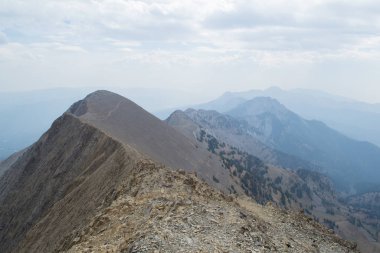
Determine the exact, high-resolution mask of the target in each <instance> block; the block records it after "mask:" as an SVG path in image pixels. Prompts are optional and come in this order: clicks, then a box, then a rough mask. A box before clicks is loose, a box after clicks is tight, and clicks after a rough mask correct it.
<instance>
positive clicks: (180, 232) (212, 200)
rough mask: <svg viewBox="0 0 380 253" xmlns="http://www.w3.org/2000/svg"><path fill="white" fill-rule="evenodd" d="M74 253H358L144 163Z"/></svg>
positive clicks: (314, 229) (287, 215)
mask: <svg viewBox="0 0 380 253" xmlns="http://www.w3.org/2000/svg"><path fill="white" fill-rule="evenodd" d="M131 177H133V178H134V180H133V183H129V182H128V186H129V187H124V186H121V187H120V188H119V189H118V190H117V191H116V195H117V198H116V199H115V200H114V201H113V202H112V204H111V205H110V206H109V207H108V208H106V209H102V210H100V211H99V212H98V213H97V215H96V216H95V217H94V219H93V220H92V221H91V222H90V223H89V225H88V226H86V227H84V228H83V229H82V232H81V233H79V234H78V236H77V237H76V238H75V239H74V240H73V242H72V245H71V247H70V249H69V250H68V252H88V251H95V252H247V251H250V252H252V251H253V252H356V250H355V247H354V245H352V244H350V243H348V242H346V241H343V240H341V239H339V238H338V237H336V236H334V235H332V234H331V232H330V231H329V230H327V229H325V228H323V227H322V226H320V225H319V224H318V223H315V222H313V221H312V220H311V219H309V218H307V217H306V216H304V215H302V214H297V213H292V212H283V211H279V210H278V209H276V208H273V207H271V206H265V207H264V206H260V205H257V204H255V203H253V202H252V201H251V200H248V199H242V198H239V199H233V198H231V197H227V196H225V195H223V194H221V193H220V192H217V191H215V190H214V189H211V188H210V187H209V186H208V185H206V184H205V183H204V182H201V181H200V180H199V179H198V178H197V177H195V176H194V175H187V174H185V173H181V172H176V171H169V170H167V169H165V168H157V167H156V166H155V165H154V164H152V163H149V161H147V162H145V163H144V164H143V165H142V166H141V167H140V168H139V169H136V170H134V171H133V173H132V175H131Z"/></svg>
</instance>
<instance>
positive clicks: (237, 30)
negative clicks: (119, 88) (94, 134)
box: [0, 0, 380, 89]
mask: <svg viewBox="0 0 380 253" xmlns="http://www.w3.org/2000/svg"><path fill="white" fill-rule="evenodd" d="M379 12H380V3H379V2H378V1H374V0H372V1H371V0H368V1H366V0H365V1H360V2H359V1H355V2H347V1H343V0H309V1H301V0H287V1H278V0H267V1H261V0H250V1H248V0H234V1H233V0H210V1H203V0H182V1H175V0H159V1H149V0H145V1H144V0H128V1H126V0H66V1H60V0H35V1H25V0H12V1H0V63H2V64H3V65H1V66H0V85H2V83H8V82H10V81H12V78H14V79H15V80H18V83H19V84H18V85H20V86H22V82H23V80H24V79H22V78H21V77H20V75H19V72H20V71H23V68H25V69H26V70H25V71H26V72H27V73H29V74H30V75H29V77H28V75H25V80H24V81H25V82H35V83H39V84H40V83H45V84H46V85H49V84H52V83H56V82H57V80H56V79H57V78H56V77H55V76H54V75H52V74H51V75H49V78H45V79H42V80H41V79H40V78H38V79H36V80H35V81H34V80H33V76H35V75H34V74H33V73H32V71H33V70H35V72H36V73H41V71H42V70H45V71H46V72H49V73H56V75H57V76H59V77H60V82H61V81H62V82H63V83H64V82H67V83H68V82H74V83H78V84H80V83H84V84H86V85H91V84H92V83H94V82H96V83H98V84H100V82H101V81H102V82H107V79H106V77H108V78H110V77H109V76H110V75H112V78H111V79H110V80H109V81H108V82H107V83H109V82H115V83H120V84H124V83H129V82H133V83H134V84H132V85H135V84H139V85H140V84H141V85H150V84H151V83H152V82H156V83H172V84H173V83H174V81H173V82H170V78H172V80H177V81H178V82H180V80H181V78H183V79H186V78H187V79H189V78H190V79H191V78H193V79H194V80H195V81H194V83H198V84H199V85H200V86H199V87H202V88H203V87H206V86H207V84H208V83H209V82H211V81H212V82H216V83H217V82H220V83H226V82H229V81H233V80H235V79H239V78H240V79H241V83H242V84H241V85H242V87H243V86H244V85H247V83H249V82H250V81H260V82H263V83H268V84H269V85H273V83H271V82H272V81H273V77H268V76H265V75H268V73H269V72H267V71H269V70H271V69H272V70H273V71H278V68H283V69H292V68H294V69H297V67H298V68H299V69H300V71H301V70H302V69H303V70H304V71H305V72H304V74H302V75H301V76H303V77H304V79H302V80H301V79H296V80H295V81H294V82H295V84H298V85H301V84H302V82H305V83H306V82H310V83H312V82H314V81H313V80H308V79H307V73H308V72H309V71H314V70H312V69H313V68H324V67H323V66H331V63H332V62H334V63H337V64H342V62H347V61H348V62H350V61H351V62H354V61H355V62H358V61H360V62H361V64H372V65H373V64H378V59H379V56H380V39H379V34H380V16H379V15H378V13H379ZM75 65H80V66H78V67H77V68H75V67H73V66H75ZM4 66H5V67H4ZM8 66H21V67H20V68H19V69H18V70H17V71H15V72H14V73H12V69H9V67H8ZM28 66H30V67H29V68H28ZM339 66H343V65H339ZM339 66H337V68H339ZM344 66H345V65H344ZM342 68H343V67H342ZM14 69H16V67H15V68H14ZM57 69H58V70H59V69H66V71H65V75H63V76H61V74H60V73H59V72H56V70H57ZM363 69H365V68H362V69H361V71H362V72H361V74H362V75H366V73H365V70H363ZM79 70H80V71H79ZM146 70H148V71H151V72H150V73H154V74H152V76H151V77H149V76H148V75H146V74H144V73H146ZM5 71H7V73H6V74H5V75H4V72H5ZM13 71H14V70H13ZM70 71H72V72H70ZM206 71H209V72H215V73H217V74H209V73H206ZM315 72H318V73H319V71H315ZM125 73H128V76H127V75H126V74H125ZM251 73H253V74H254V75H256V76H253V74H251ZM282 73H283V71H282V72H281V76H283V75H285V74H282ZM326 73H327V72H326ZM371 73H372V72H371ZM70 74H72V75H71V78H69V76H70ZM350 74H351V73H348V74H347V75H350ZM97 75H98V76H97ZM99 75H102V76H101V77H100V76H99ZM243 75H245V76H243ZM269 75H270V74H269ZM321 76H322V75H321ZM16 77H17V78H16ZM153 77H154V78H153ZM75 78H76V79H75ZM213 78H214V79H213ZM283 78H285V77H283ZM310 78H311V77H310ZM314 78H315V77H314ZM318 78H319V81H320V82H324V79H322V77H318ZM325 78H328V75H326V77H325ZM373 78H374V79H376V78H378V76H374V77H373ZM347 79H348V80H349V78H347ZM289 80H293V79H292V77H289ZM353 80H354V79H353ZM190 81H191V80H188V83H189V85H190ZM238 81H239V80H237V82H238ZM289 82H290V81H289ZM60 84H61V83H60ZM275 84H276V85H280V84H278V83H275ZM210 87H211V86H210ZM212 87H214V86H212ZM226 87H227V86H226ZM244 87H245V86H244ZM0 89H1V86H0Z"/></svg>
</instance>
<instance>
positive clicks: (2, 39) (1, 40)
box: [0, 31, 8, 45]
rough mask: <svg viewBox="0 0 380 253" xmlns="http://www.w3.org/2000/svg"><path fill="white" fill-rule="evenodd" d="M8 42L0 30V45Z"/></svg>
mask: <svg viewBox="0 0 380 253" xmlns="http://www.w3.org/2000/svg"><path fill="white" fill-rule="evenodd" d="M7 42H8V37H7V36H6V35H5V33H3V32H1V31H0V45H1V44H5V43H7Z"/></svg>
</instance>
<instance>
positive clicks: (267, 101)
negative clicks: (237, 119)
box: [229, 97, 293, 118]
mask: <svg viewBox="0 0 380 253" xmlns="http://www.w3.org/2000/svg"><path fill="white" fill-rule="evenodd" d="M263 113H270V114H273V115H275V116H276V117H278V118H283V117H284V116H285V117H287V116H291V115H293V113H292V112H291V111H289V110H288V109H287V108H286V107H285V106H284V105H282V104H281V103H280V102H278V101H277V100H276V99H274V98H271V97H255V98H253V99H251V100H248V101H247V102H245V103H242V104H240V105H238V106H237V107H235V108H234V109H232V110H231V111H230V112H229V114H231V115H235V116H236V115H239V116H244V115H245V116H247V115H251V116H255V115H260V114H263Z"/></svg>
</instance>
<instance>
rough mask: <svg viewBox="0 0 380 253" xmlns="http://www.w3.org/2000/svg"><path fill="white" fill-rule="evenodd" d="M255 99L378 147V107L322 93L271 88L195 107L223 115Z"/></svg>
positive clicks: (379, 120) (379, 143) (230, 96)
mask: <svg viewBox="0 0 380 253" xmlns="http://www.w3.org/2000/svg"><path fill="white" fill-rule="evenodd" d="M256 97H272V98H274V99H276V100H278V101H279V102H280V103H282V104H283V105H285V106H286V107H287V108H289V109H290V110H291V111H293V112H295V113H297V114H298V115H300V116H301V117H303V118H305V119H310V120H312V119H314V120H320V121H322V122H324V123H326V124H327V125H328V126H329V127H332V128H334V129H336V130H338V131H339V132H342V133H344V134H345V135H347V136H349V137H351V138H354V139H357V140H364V141H368V142H371V143H374V144H376V145H377V146H380V134H379V131H378V126H379V125H380V104H369V103H364V102H359V101H355V100H352V99H348V98H344V97H340V96H336V95H332V94H328V93H325V92H321V91H316V90H305V89H293V90H283V89H280V88H278V87H271V88H268V89H265V90H249V91H244V92H227V93H225V94H223V95H222V96H220V97H219V98H217V99H215V100H213V101H210V102H208V103H205V104H201V105H198V106H195V107H194V108H197V109H208V110H217V111H219V112H223V113H224V112H227V111H229V110H231V109H233V108H234V107H236V106H238V105H239V104H242V103H244V102H246V101H248V100H251V99H253V98H256Z"/></svg>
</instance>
